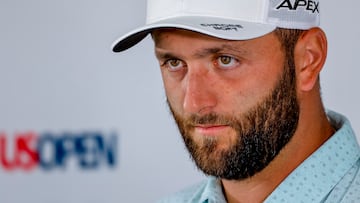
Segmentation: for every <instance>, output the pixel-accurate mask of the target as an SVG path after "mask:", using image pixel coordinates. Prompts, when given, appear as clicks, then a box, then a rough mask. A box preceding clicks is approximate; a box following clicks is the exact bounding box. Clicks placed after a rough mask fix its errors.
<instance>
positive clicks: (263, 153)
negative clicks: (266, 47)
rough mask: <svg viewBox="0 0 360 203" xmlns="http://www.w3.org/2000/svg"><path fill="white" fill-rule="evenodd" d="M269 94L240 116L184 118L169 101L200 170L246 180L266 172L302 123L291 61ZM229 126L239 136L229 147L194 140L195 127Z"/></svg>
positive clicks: (214, 140)
mask: <svg viewBox="0 0 360 203" xmlns="http://www.w3.org/2000/svg"><path fill="white" fill-rule="evenodd" d="M285 64H286V65H284V71H283V73H282V75H281V77H280V80H279V81H278V82H277V84H276V85H275V87H274V88H273V90H272V91H271V93H270V94H268V95H267V96H266V97H265V98H264V99H262V101H260V102H258V103H257V104H256V105H255V107H253V108H251V109H249V110H248V111H247V112H244V113H241V114H239V115H220V114H217V113H209V114H206V115H198V114H192V115H190V116H188V117H182V116H181V115H179V114H177V113H176V112H175V111H174V110H173V108H172V107H171V104H170V103H169V101H168V104H169V107H170V110H171V112H172V114H173V116H174V119H175V121H176V123H177V125H178V128H179V131H180V133H181V135H182V138H183V140H184V143H185V145H186V147H187V149H188V151H189V153H190V155H191V157H192V159H193V160H194V162H195V163H196V165H197V167H198V168H199V169H200V170H201V171H203V172H204V173H205V174H207V175H211V176H215V177H218V178H222V179H228V180H243V179H246V178H249V177H252V176H253V175H255V174H256V173H258V172H260V171H261V170H263V169H264V168H265V167H266V166H267V165H268V164H269V163H270V162H271V161H272V160H273V159H274V158H275V157H276V155H278V154H279V152H280V151H281V150H282V149H283V148H284V147H285V145H286V144H287V143H288V142H289V141H290V139H291V137H292V136H293V135H294V133H295V131H296V128H297V124H298V120H299V104H298V101H297V96H296V80H295V67H294V63H293V61H292V60H288V61H287V63H285ZM205 124H209V125H212V124H213V125H215V124H216V125H227V126H230V127H231V128H232V129H233V130H234V131H235V132H236V137H235V139H234V140H232V141H231V143H230V144H229V146H227V147H226V148H224V147H221V148H220V147H219V145H220V144H219V140H218V139H217V137H216V136H211V137H206V136H203V137H202V138H201V139H200V140H199V139H197V140H195V139H194V135H193V132H194V128H195V126H196V125H205Z"/></svg>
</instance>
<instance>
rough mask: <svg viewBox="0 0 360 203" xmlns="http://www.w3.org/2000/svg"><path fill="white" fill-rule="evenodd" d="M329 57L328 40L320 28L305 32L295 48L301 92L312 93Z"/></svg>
mask: <svg viewBox="0 0 360 203" xmlns="http://www.w3.org/2000/svg"><path fill="white" fill-rule="evenodd" d="M326 56H327V39H326V35H325V33H324V32H323V31H322V30H321V29H320V28H312V29H310V30H307V31H305V32H304V33H303V34H302V35H301V36H300V37H299V39H298V42H297V44H296V46H295V51H294V57H295V65H296V69H297V76H298V77H297V86H298V88H299V90H302V91H310V90H312V89H313V88H314V86H315V84H316V83H317V82H318V78H319V74H320V71H321V69H322V67H323V66H324V63H325V60H326Z"/></svg>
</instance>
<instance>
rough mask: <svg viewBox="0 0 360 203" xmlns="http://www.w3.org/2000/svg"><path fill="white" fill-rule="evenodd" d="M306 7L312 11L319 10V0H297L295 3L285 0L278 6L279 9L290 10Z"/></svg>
mask: <svg viewBox="0 0 360 203" xmlns="http://www.w3.org/2000/svg"><path fill="white" fill-rule="evenodd" d="M301 7H302V8H304V9H305V10H307V11H311V12H312V13H315V12H317V13H320V12H319V2H317V1H312V0H295V2H294V3H291V1H290V0H284V1H283V2H282V3H281V4H280V5H279V6H277V7H276V9H277V10H279V9H282V8H286V9H289V10H297V9H298V8H301Z"/></svg>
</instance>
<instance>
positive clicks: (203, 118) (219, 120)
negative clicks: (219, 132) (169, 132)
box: [184, 113, 238, 127]
mask: <svg viewBox="0 0 360 203" xmlns="http://www.w3.org/2000/svg"><path fill="white" fill-rule="evenodd" d="M237 122H238V121H237V119H236V118H235V117H233V116H225V115H220V114H217V113H208V114H205V115H197V114H192V115H190V116H189V117H188V118H185V119H184V123H185V125H186V126H196V125H228V126H230V127H235V126H236V123H237Z"/></svg>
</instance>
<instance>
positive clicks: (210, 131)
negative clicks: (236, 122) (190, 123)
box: [195, 125, 230, 136]
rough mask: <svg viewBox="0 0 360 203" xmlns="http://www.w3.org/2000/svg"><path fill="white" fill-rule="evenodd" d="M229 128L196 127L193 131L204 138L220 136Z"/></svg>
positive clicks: (214, 126) (213, 126)
mask: <svg viewBox="0 0 360 203" xmlns="http://www.w3.org/2000/svg"><path fill="white" fill-rule="evenodd" d="M229 128H230V127H229V126H228V125H198V126H195V131H196V132H198V133H199V134H202V135H205V136H220V135H222V134H223V133H224V132H225V131H226V130H228V129H229Z"/></svg>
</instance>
